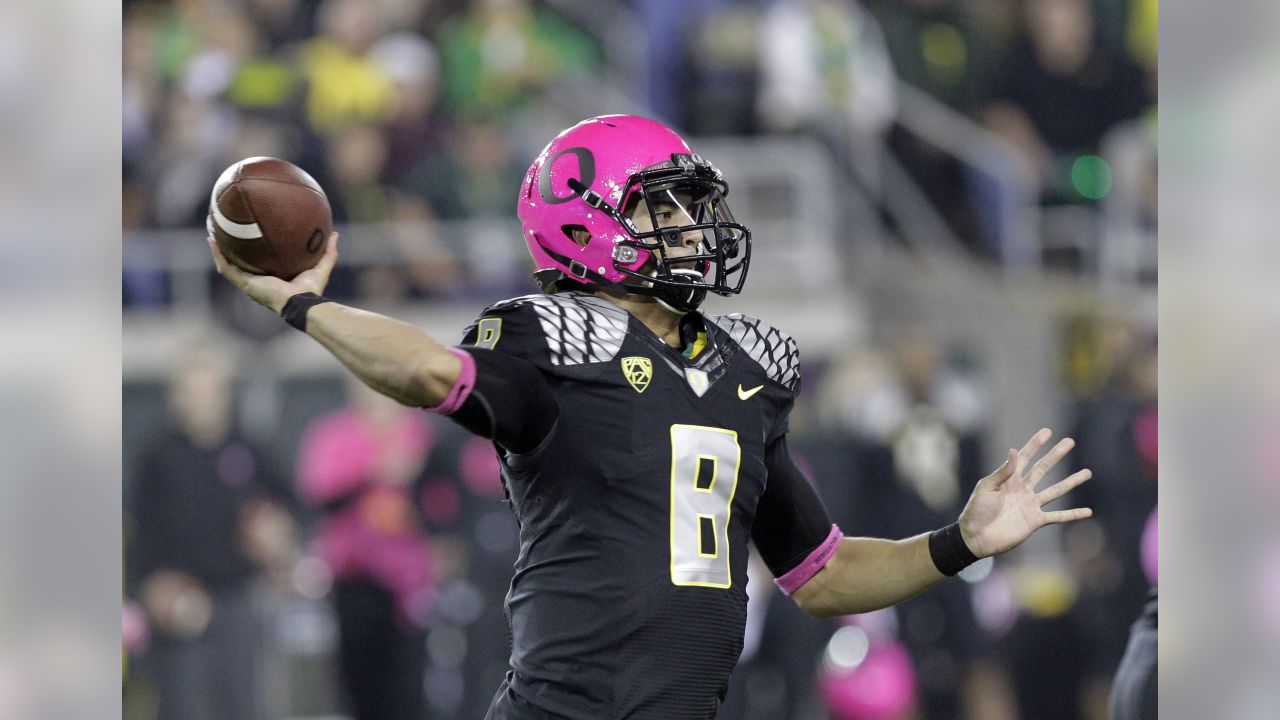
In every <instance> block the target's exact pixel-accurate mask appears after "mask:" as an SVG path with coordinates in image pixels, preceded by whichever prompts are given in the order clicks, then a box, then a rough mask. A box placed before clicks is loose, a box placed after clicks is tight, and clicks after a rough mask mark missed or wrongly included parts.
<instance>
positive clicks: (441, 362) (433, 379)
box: [384, 350, 462, 407]
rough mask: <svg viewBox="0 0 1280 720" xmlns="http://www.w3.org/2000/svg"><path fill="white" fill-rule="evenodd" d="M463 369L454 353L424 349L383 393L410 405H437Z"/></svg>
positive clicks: (447, 393)
mask: <svg viewBox="0 0 1280 720" xmlns="http://www.w3.org/2000/svg"><path fill="white" fill-rule="evenodd" d="M461 372H462V361H461V360H459V359H458V357H457V356H456V355H454V354H453V353H451V352H449V351H447V350H442V351H440V352H424V353H422V354H421V355H419V356H418V357H417V358H415V360H414V361H413V362H411V363H407V364H406V365H405V366H404V367H403V375H401V377H399V378H397V379H396V380H394V381H393V382H392V383H391V385H392V387H391V389H390V392H385V391H384V394H386V395H389V396H391V397H392V398H395V399H396V400H398V401H399V402H401V403H402V404H404V405H409V406H411V407H436V406H438V405H440V403H442V402H444V400H445V398H446V397H448V396H449V392H450V391H451V390H452V389H453V386H454V383H456V382H457V381H458V376H459V374H460V373H461Z"/></svg>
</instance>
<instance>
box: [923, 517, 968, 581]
mask: <svg viewBox="0 0 1280 720" xmlns="http://www.w3.org/2000/svg"><path fill="white" fill-rule="evenodd" d="M929 556H930V557H931V558H933V564H934V565H936V566H937V568H938V572H940V573H942V574H943V575H946V576H947V577H952V576H953V575H955V574H956V573H958V572H960V571H961V570H963V569H965V568H967V567H969V566H970V565H972V564H974V563H976V562H978V559H979V558H978V556H977V555H974V554H973V551H972V550H970V549H969V546H968V545H966V544H965V542H964V537H962V536H961V535H960V525H959V523H951V524H950V525H948V526H946V527H944V528H939V529H937V530H934V531H933V532H931V533H929Z"/></svg>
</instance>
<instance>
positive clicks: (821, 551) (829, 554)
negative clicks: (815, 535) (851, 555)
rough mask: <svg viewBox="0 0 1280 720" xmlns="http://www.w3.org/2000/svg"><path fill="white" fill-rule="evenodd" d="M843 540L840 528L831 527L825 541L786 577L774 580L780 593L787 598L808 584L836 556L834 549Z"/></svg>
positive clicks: (836, 526)
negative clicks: (780, 590) (784, 594)
mask: <svg viewBox="0 0 1280 720" xmlns="http://www.w3.org/2000/svg"><path fill="white" fill-rule="evenodd" d="M843 538H844V533H842V532H840V526H838V525H832V526H831V533H830V534H828V535H827V539H826V540H823V541H822V544H821V545H819V546H818V547H816V548H814V549H813V552H811V553H809V556H808V557H806V558H805V559H804V560H803V561H802V562H801V563H800V564H799V565H797V566H795V567H794V568H792V569H791V571H790V572H788V573H787V574H786V575H783V576H782V577H780V578H778V579H776V580H774V582H775V583H777V585H778V587H780V588H782V592H784V593H786V594H787V595H788V596H790V595H791V593H794V592H795V591H797V590H799V589H800V586H802V585H804V584H805V583H807V582H809V580H811V579H812V578H813V576H814V575H817V574H818V571H819V570H821V569H822V568H824V567H826V566H827V563H828V562H830V561H831V558H833V557H835V555H836V548H838V547H840V541H841V540H842V539H843Z"/></svg>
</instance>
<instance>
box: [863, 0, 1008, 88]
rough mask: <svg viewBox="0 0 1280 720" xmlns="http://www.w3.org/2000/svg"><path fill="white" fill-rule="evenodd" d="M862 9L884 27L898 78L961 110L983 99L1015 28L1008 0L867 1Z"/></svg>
mask: <svg viewBox="0 0 1280 720" xmlns="http://www.w3.org/2000/svg"><path fill="white" fill-rule="evenodd" d="M867 7H868V10H870V12H871V14H872V15H874V16H875V17H876V18H877V19H878V20H879V21H880V25H881V26H882V27H883V28H884V35H885V42H886V45H887V47H888V49H889V55H890V57H891V58H892V61H893V67H894V70H895V71H897V73H898V76H899V77H900V78H901V79H902V80H903V81H904V82H906V83H908V84H910V85H912V86H914V87H916V88H919V89H920V90H923V91H924V92H926V93H928V94H929V95H931V96H933V97H934V98H936V99H938V100H941V101H942V102H944V103H946V104H948V105H950V106H951V107H953V108H955V109H956V110H958V111H960V112H965V113H968V112H972V111H974V110H976V109H977V104H978V102H979V101H980V100H983V99H985V97H986V95H985V93H987V92H989V90H990V85H991V82H992V80H993V79H992V78H991V73H992V71H993V70H994V69H995V68H996V67H998V64H999V58H1000V57H1001V55H1002V53H1003V52H1005V51H1006V50H1007V49H1008V47H1009V46H1010V45H1012V44H1013V42H1014V39H1015V37H1016V35H1017V32H1018V26H1017V15H1016V13H1015V12H1014V9H1013V3H1012V2H1010V1H1009V0H985V1H983V2H958V1H957V0H906V1H905V2H904V1H903V0H868V2H867Z"/></svg>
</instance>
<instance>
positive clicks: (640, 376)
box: [622, 356, 653, 393]
mask: <svg viewBox="0 0 1280 720" xmlns="http://www.w3.org/2000/svg"><path fill="white" fill-rule="evenodd" d="M622 375H623V377H625V378H626V379H627V382H629V383H631V387H632V388H633V389H635V391H636V392H638V393H642V392H644V391H645V388H647V387H649V381H650V380H652V379H653V361H652V360H650V359H649V358H647V357H637V356H632V357H624V358H622Z"/></svg>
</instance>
